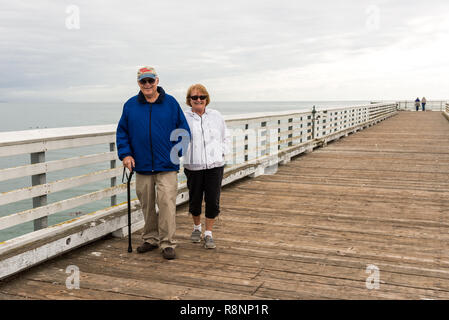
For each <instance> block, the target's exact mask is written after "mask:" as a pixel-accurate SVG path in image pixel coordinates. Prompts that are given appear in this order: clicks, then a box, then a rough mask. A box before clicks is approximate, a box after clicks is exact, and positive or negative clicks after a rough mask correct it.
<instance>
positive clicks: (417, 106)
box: [415, 98, 421, 111]
mask: <svg viewBox="0 0 449 320" xmlns="http://www.w3.org/2000/svg"><path fill="white" fill-rule="evenodd" d="M420 102H421V101H419V98H416V100H415V107H416V111H419V105H420Z"/></svg>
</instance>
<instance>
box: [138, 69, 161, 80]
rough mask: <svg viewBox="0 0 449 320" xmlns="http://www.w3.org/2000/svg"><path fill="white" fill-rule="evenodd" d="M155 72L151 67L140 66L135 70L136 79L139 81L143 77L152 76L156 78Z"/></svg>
mask: <svg viewBox="0 0 449 320" xmlns="http://www.w3.org/2000/svg"><path fill="white" fill-rule="evenodd" d="M156 77H157V73H156V70H154V68H153V67H142V68H140V69H139V70H137V81H140V80H142V79H144V78H153V79H156Z"/></svg>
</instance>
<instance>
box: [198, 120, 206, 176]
mask: <svg viewBox="0 0 449 320" xmlns="http://www.w3.org/2000/svg"><path fill="white" fill-rule="evenodd" d="M200 119H201V133H202V134H203V145H204V158H205V160H206V169H207V152H206V139H204V130H203V117H200Z"/></svg>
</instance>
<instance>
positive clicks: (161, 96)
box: [137, 87, 165, 104]
mask: <svg viewBox="0 0 449 320" xmlns="http://www.w3.org/2000/svg"><path fill="white" fill-rule="evenodd" d="M157 92H158V93H159V97H157V99H156V101H154V102H153V103H162V102H163V101H164V98H165V91H164V89H162V87H157ZM137 100H138V101H139V103H142V104H145V103H148V101H147V99H145V96H144V95H143V93H142V91H139V94H138V96H137Z"/></svg>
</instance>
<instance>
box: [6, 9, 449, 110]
mask: <svg viewBox="0 0 449 320" xmlns="http://www.w3.org/2000/svg"><path fill="white" fill-rule="evenodd" d="M0 3H1V10H0V43H1V51H0V74H1V77H0V101H74V102H82V101H89V102H109V101H124V100H126V99H127V98H129V97H130V96H132V95H134V94H136V92H137V84H136V71H137V68H138V67H139V66H142V65H150V66H154V67H155V68H156V70H157V72H158V73H159V76H160V85H161V86H162V87H164V88H165V89H166V91H167V92H168V93H171V94H173V95H175V97H177V98H178V99H182V97H183V96H184V95H185V91H186V89H187V87H188V86H189V85H190V84H193V83H203V84H204V85H206V87H207V88H208V89H209V91H210V92H211V94H212V95H213V96H214V97H215V100H217V101H237V100H238V101H254V100H256V101H257V100H274V101H279V100H286V101H293V100H370V99H382V100H390V99H413V98H414V97H416V96H420V97H421V96H423V95H425V96H426V97H427V98H428V99H443V98H449V59H448V58H447V57H448V52H449V50H448V49H449V1H447V0H441V1H439V0H434V1H433V0H429V1H411V0H408V1H406V0H371V1H364V0H348V1H345V0H342V1H332V0H326V1H325V0H315V1H292V0H288V1H285V0H269V1H266V0H227V1H213V0H165V1H152V0H145V1H137V0H130V1H118V0H115V1H110V0H108V1H106V0H105V1H81V0H79V1H78V0H66V1H56V0H48V1H46V0H38V1H31V0H28V1H19V0H16V1H7V0H0Z"/></svg>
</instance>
